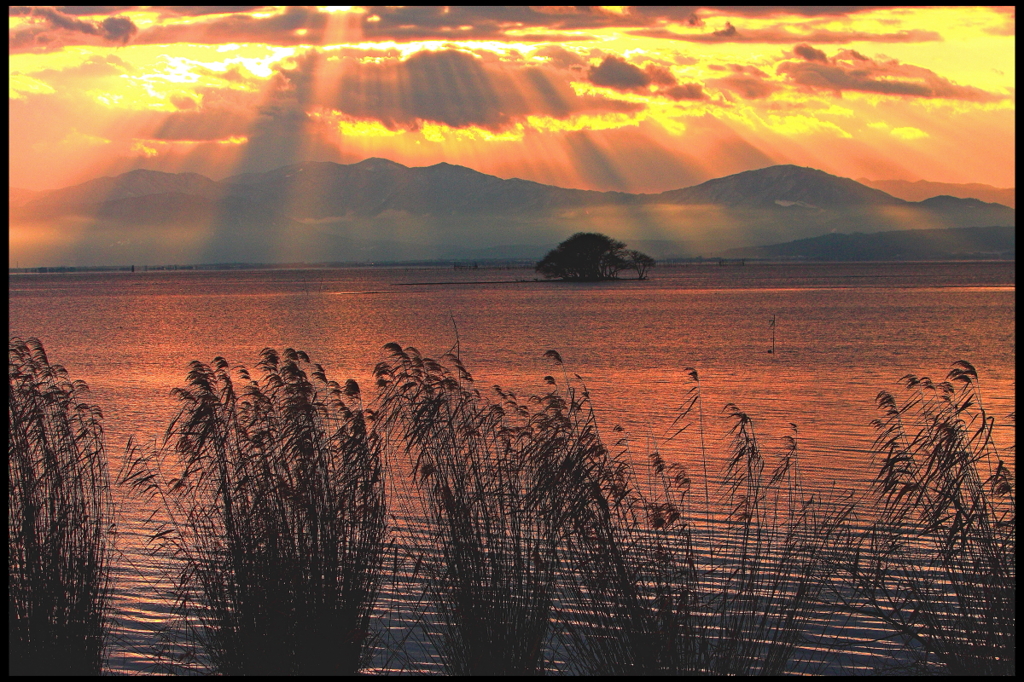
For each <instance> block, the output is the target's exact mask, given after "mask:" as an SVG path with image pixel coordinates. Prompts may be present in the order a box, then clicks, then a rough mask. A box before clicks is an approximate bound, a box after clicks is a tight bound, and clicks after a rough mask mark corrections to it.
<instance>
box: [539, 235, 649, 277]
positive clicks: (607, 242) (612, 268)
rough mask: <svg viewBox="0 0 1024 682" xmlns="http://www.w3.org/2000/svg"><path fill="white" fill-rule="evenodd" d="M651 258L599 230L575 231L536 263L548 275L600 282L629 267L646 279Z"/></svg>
mask: <svg viewBox="0 0 1024 682" xmlns="http://www.w3.org/2000/svg"><path fill="white" fill-rule="evenodd" d="M653 266H654V259H653V258H651V257H650V256H648V255H647V254H646V253H641V252H640V251H636V250H632V249H627V248H626V244H625V243H624V242H620V241H618V240H617V239H612V238H611V237H609V236H607V235H603V234H600V233H598V232H577V233H576V234H574V235H573V236H571V237H569V238H568V239H566V240H565V241H564V242H562V243H561V244H559V245H558V246H556V247H555V248H553V249H552V250H551V251H549V252H548V254H547V255H546V256H544V258H543V259H541V261H540V262H538V263H537V272H539V273H540V274H542V275H544V276H545V277H547V278H548V279H561V280H565V281H569V282H602V281H605V280H609V279H618V278H619V273H620V272H622V271H623V270H629V269H632V270H634V271H635V272H636V276H637V279H647V273H648V272H649V271H650V269H651V268H652V267H653Z"/></svg>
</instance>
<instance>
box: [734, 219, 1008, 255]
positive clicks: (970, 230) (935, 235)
mask: <svg viewBox="0 0 1024 682" xmlns="http://www.w3.org/2000/svg"><path fill="white" fill-rule="evenodd" d="M726 255H727V256H729V257H732V258H785V259H803V260H823V261H905V260H976V259H984V260H987V259H1005V260H1015V259H1016V230H1015V228H1013V227H962V228H954V229H940V230H900V231H897V232H876V233H874V234H861V233H854V234H826V235H822V236H820V237H812V238H810V239H798V240H796V241H792V242H786V243H785V244H772V245H770V246H758V247H753V248H745V249H733V250H730V251H728V252H727V253H726Z"/></svg>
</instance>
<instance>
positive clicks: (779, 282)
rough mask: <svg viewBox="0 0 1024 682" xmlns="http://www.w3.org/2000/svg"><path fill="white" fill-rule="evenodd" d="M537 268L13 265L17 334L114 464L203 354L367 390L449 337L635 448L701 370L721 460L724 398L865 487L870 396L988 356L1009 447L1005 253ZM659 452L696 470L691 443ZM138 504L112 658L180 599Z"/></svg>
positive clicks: (162, 421)
mask: <svg viewBox="0 0 1024 682" xmlns="http://www.w3.org/2000/svg"><path fill="white" fill-rule="evenodd" d="M534 277H535V275H534V273H533V272H532V270H530V269H498V268H479V269H458V270H454V269H451V268H428V267H422V268H397V267H393V268H385V267H358V268H339V269H317V268H310V269H287V270H285V269H280V270H233V271H150V272H136V273H127V272H118V273H70V274H51V275H11V276H10V278H9V311H10V321H9V332H10V334H11V335H12V336H18V337H21V338H28V337H30V336H35V337H38V338H39V339H40V340H41V341H42V342H43V344H44V346H45V348H46V350H47V352H48V355H49V357H50V360H51V362H55V363H60V364H63V365H65V366H66V367H67V369H68V371H69V372H70V374H71V377H72V378H73V379H82V380H84V381H86V382H87V383H88V384H89V386H90V388H91V390H92V400H93V401H94V402H95V403H97V404H98V405H99V406H100V407H101V408H102V410H103V413H104V418H105V419H104V426H105V430H106V435H107V449H108V453H109V454H110V456H111V460H112V466H111V468H112V471H114V472H115V473H116V471H117V468H118V466H119V464H120V457H121V455H122V454H123V452H124V448H125V444H126V442H127V439H128V438H129V437H134V438H135V440H136V442H137V443H142V444H152V443H155V442H156V441H157V439H159V438H160V436H161V434H162V433H163V430H164V429H165V428H166V426H167V424H168V421H169V420H170V418H171V417H172V416H173V414H174V412H175V409H176V405H175V402H174V400H173V399H172V398H171V397H170V396H169V392H170V390H171V388H173V387H175V386H178V385H181V383H182V382H183V380H184V376H185V372H186V370H187V365H188V363H189V361H191V360H193V359H198V360H202V361H204V362H210V361H211V360H212V359H213V358H214V357H215V356H223V357H225V358H227V360H228V361H229V362H231V363H232V364H233V365H235V364H244V365H247V366H249V367H253V366H255V364H256V360H257V357H258V353H259V351H260V350H261V349H262V348H264V347H273V348H277V349H279V350H280V349H283V348H285V347H293V348H296V349H301V350H305V351H306V352H308V353H309V355H310V357H311V359H312V360H313V361H314V362H318V363H320V364H322V365H323V366H324V368H325V370H326V373H327V376H328V378H330V379H334V380H337V381H340V382H342V383H344V380H345V379H347V378H354V379H355V380H356V381H358V382H359V383H360V385H361V386H363V388H364V395H371V394H372V386H373V382H372V380H371V376H372V370H373V367H374V365H375V364H376V363H377V362H378V361H380V360H381V359H382V347H383V346H384V344H385V343H388V342H391V341H397V342H398V343H400V344H402V345H403V346H415V347H416V348H418V349H419V350H420V351H421V352H422V353H423V354H425V355H428V356H431V357H439V356H440V355H442V354H444V353H445V352H448V351H449V350H457V351H458V353H459V354H460V356H461V358H462V360H463V362H464V364H465V365H466V367H467V369H468V370H469V371H470V372H471V373H472V374H473V376H474V378H475V379H476V381H477V384H478V386H479V387H480V388H481V389H487V388H489V387H490V386H491V385H493V384H500V385H501V386H503V387H505V388H508V389H512V390H514V391H515V392H516V393H518V394H519V395H521V396H522V395H529V394H532V393H543V392H546V390H547V388H548V387H547V385H546V384H545V382H544V377H545V376H546V375H553V376H555V377H556V380H557V381H559V383H564V382H565V379H566V378H572V377H573V375H574V374H578V375H579V376H580V378H581V380H582V382H583V383H585V385H586V387H587V389H588V390H589V392H590V396H591V399H592V401H593V403H594V407H595V410H596V412H597V415H598V418H599V420H600V424H601V426H602V429H604V432H605V433H606V434H610V432H611V428H612V427H613V426H615V425H618V424H620V425H622V426H623V427H625V428H626V431H627V433H629V434H630V438H631V448H632V449H633V450H634V451H636V452H645V451H646V450H649V449H651V448H652V447H654V446H655V444H657V443H660V442H661V440H662V439H663V438H664V436H665V435H666V433H667V432H668V428H669V425H670V423H671V420H672V419H673V418H674V416H675V415H676V414H677V410H678V408H679V406H680V405H681V404H682V403H683V401H684V398H685V394H686V391H687V390H688V388H689V387H690V383H689V379H688V376H687V374H688V372H687V368H690V367H693V368H695V369H696V370H697V371H698V373H699V376H700V380H701V390H702V393H703V401H704V406H705V410H706V419H707V427H706V428H707V432H708V436H709V441H708V443H709V449H710V451H711V452H712V463H713V464H715V463H717V462H724V456H725V452H726V447H725V445H726V443H725V441H726V439H727V437H728V434H727V431H728V427H729V426H730V424H729V422H728V421H727V420H726V419H725V417H724V416H723V415H722V412H721V410H722V407H723V406H724V405H725V404H726V403H735V404H736V405H737V406H738V407H739V408H740V409H742V410H744V411H745V412H747V413H748V414H749V415H750V416H751V418H752V419H753V420H754V424H755V427H756V434H757V437H758V438H759V440H760V442H761V444H762V446H763V448H764V449H765V451H766V452H767V453H769V454H771V453H773V452H777V451H780V450H781V449H782V438H783V437H784V436H786V435H789V434H791V433H792V427H791V426H790V425H791V424H795V425H796V429H797V434H798V440H799V447H800V453H801V454H800V457H801V470H802V473H803V474H804V476H805V483H806V484H807V485H810V486H827V485H829V484H831V483H832V482H833V481H838V482H839V483H840V484H841V485H844V486H846V485H850V486H863V485H864V484H865V482H866V481H868V480H870V477H871V475H872V474H871V468H870V457H869V454H868V452H867V451H868V448H869V447H870V445H871V443H872V441H873V439H874V433H873V431H872V429H871V427H870V426H869V423H870V421H871V420H872V419H874V418H875V417H876V416H877V410H876V409H875V406H874V401H875V397H876V395H877V394H878V392H879V391H880V390H882V389H887V390H896V389H897V385H896V382H897V380H898V379H899V378H900V377H902V376H903V375H906V374H908V373H912V374H917V375H927V376H931V377H932V378H934V379H937V380H938V379H941V378H943V377H944V376H945V374H946V372H947V371H948V370H949V368H950V365H951V364H952V363H953V362H954V361H957V360H960V359H964V360H968V361H969V362H971V363H972V364H974V365H975V367H977V369H978V372H979V375H980V385H981V390H982V395H983V399H984V402H985V407H986V409H987V410H988V411H989V414H991V415H992V416H994V417H995V418H996V422H997V425H998V426H997V429H996V432H995V433H996V438H997V443H998V444H999V445H1000V446H1001V447H1004V448H1005V447H1008V446H1010V445H1012V443H1013V438H1014V429H1013V422H1012V421H1011V419H1009V415H1010V414H1011V413H1013V412H1014V411H1015V406H1014V393H1015V369H1014V368H1015V333H1014V329H1015V267H1014V264H1013V263H1005V262H971V263H903V264H896V263H885V264H883V263H878V264H784V265H778V264H775V265H773V264H756V263H748V264H746V265H743V266H741V265H738V264H737V265H732V264H730V265H726V266H718V265H713V264H680V265H669V266H661V267H658V268H655V270H654V271H653V272H652V274H651V277H650V279H649V280H647V281H642V282H639V281H618V282H605V283H593V284H566V283H558V282H537V281H533V280H534ZM773 318H774V320H775V327H774V330H773V329H772V328H771V327H770V324H769V323H770V321H771V320H772V319H773ZM773 331H774V337H775V338H774V343H775V352H774V353H769V352H768V351H769V350H770V349H771V348H772V343H773ZM549 349H555V350H557V351H558V352H559V353H560V354H561V356H562V358H563V359H564V363H565V364H564V370H565V375H563V374H562V371H563V368H557V367H554V366H553V365H552V362H551V360H550V359H547V358H545V357H544V353H545V351H547V350H549ZM617 438H618V434H616V438H615V439H617ZM607 440H608V441H609V444H610V442H611V441H612V440H613V439H612V438H608V439H607ZM658 447H659V449H661V451H662V452H663V454H665V456H666V458H668V459H672V460H675V461H679V462H682V463H684V464H690V465H692V464H693V460H692V459H691V458H692V456H693V451H694V450H693V447H692V443H688V442H687V441H686V440H685V439H677V440H675V441H672V442H671V443H667V444H663V445H658ZM118 497H119V499H120V496H118ZM133 510H134V508H133V506H132V504H131V503H130V502H125V503H124V504H122V514H123V518H122V519H121V520H120V522H119V526H120V529H121V534H120V535H121V537H120V540H119V544H120V548H121V551H122V554H121V556H120V558H119V561H118V566H117V580H118V585H117V597H116V613H115V616H116V618H117V619H118V621H119V626H120V628H121V631H120V632H119V633H118V641H117V642H116V643H115V646H114V652H113V657H112V661H111V667H112V670H114V671H139V670H143V669H144V666H145V665H146V664H147V662H148V660H149V655H150V654H149V651H150V647H151V646H152V643H151V642H150V640H151V639H152V636H151V630H150V629H151V627H152V626H153V625H154V624H157V623H159V622H161V620H162V619H163V618H164V616H165V613H166V606H165V605H164V604H162V603H161V601H160V599H159V597H158V596H156V590H157V585H156V583H157V582H158V579H159V576H158V575H157V573H156V572H155V569H154V568H153V567H152V565H151V560H150V559H149V558H148V557H146V556H145V554H144V553H143V552H142V551H141V548H140V546H141V542H140V539H139V535H138V534H139V532H140V519H139V518H137V515H133Z"/></svg>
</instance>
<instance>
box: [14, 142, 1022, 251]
mask: <svg viewBox="0 0 1024 682" xmlns="http://www.w3.org/2000/svg"><path fill="white" fill-rule="evenodd" d="M11 192H12V195H11V196H12V201H11V205H10V209H9V218H10V224H11V234H12V238H11V240H10V244H11V254H12V255H11V258H12V259H13V258H17V259H18V260H20V261H21V262H22V263H32V262H35V259H36V258H43V257H44V252H43V251H42V249H43V247H41V246H40V247H38V249H39V250H38V251H36V252H33V251H31V250H30V249H31V248H33V247H32V244H33V243H34V242H33V240H32V238H31V237H32V235H36V234H41V233H46V234H50V235H54V236H53V238H52V239H50V241H49V242H48V245H47V247H46V248H47V249H48V250H47V251H46V252H45V254H46V259H47V260H46V262H40V265H48V264H51V263H52V262H54V261H53V260H52V259H53V258H54V255H53V254H61V255H60V259H61V260H62V262H64V263H65V264H90V265H92V264H95V265H107V264H129V263H137V264H158V263H168V262H176V263H200V262H207V263H208V262H243V261H258V262H301V261H309V262H324V261H337V262H345V261H363V260H367V261H372V260H404V259H425V258H450V257H463V256H466V255H470V254H472V255H474V257H475V254H487V255H488V256H489V257H496V258H501V257H513V256H517V257H518V256H521V255H522V254H526V253H535V252H537V251H540V252H541V253H543V252H545V251H546V249H548V248H550V247H551V246H552V245H554V244H557V243H558V242H559V241H561V240H562V239H564V238H566V237H567V236H569V235H571V234H572V233H574V232H579V231H597V232H603V233H605V234H608V235H610V236H612V237H615V238H619V239H623V240H624V241H626V242H627V243H630V244H634V245H636V246H637V248H641V249H644V250H647V249H646V248H645V246H641V245H649V246H650V247H651V248H650V250H649V251H648V252H649V253H651V255H653V256H655V257H673V256H678V257H686V256H696V255H712V254H716V253H721V252H723V251H725V250H727V249H734V248H748V247H758V246H764V245H770V244H779V243H782V242H788V241H793V240H799V239H806V238H810V237H818V236H821V235H826V234H829V233H853V232H863V233H870V232H885V231H891V230H900V229H914V230H917V229H937V228H953V227H973V226H978V225H1014V224H1015V222H1016V212H1015V211H1014V209H1011V208H1008V207H1006V206H1002V205H999V204H993V203H985V202H981V201H978V200H976V199H959V198H955V197H950V196H946V197H933V198H929V199H928V200H927V201H923V202H908V201H904V200H903V199H900V198H897V197H894V196H891V195H889V194H887V193H885V192H883V191H881V190H878V189H874V188H871V187H867V186H865V185H863V184H860V183H858V182H856V181H854V180H851V179H849V178H841V177H837V176H834V175H830V174H828V173H825V172H823V171H820V170H816V169H813V168H803V167H800V166H792V165H785V166H772V167H769V168H762V169H759V170H753V171H746V172H743V173H737V174H735V175H730V176H727V177H724V178H718V179H715V180H710V181H708V182H705V183H702V184H700V185H696V186H694V187H687V188H683V189H678V190H671V191H668V192H662V193H660V194H629V193H624V192H595V191H587V190H577V189H566V188H562V187H555V186H551V185H543V184H540V183H536V182H530V181H526V180H520V179H516V178H513V179H508V180H506V179H502V178H498V177H495V176H493V175H487V174H484V173H480V172H477V171H475V170H472V169H470V168H465V167H463V166H455V165H451V164H447V163H439V164H435V165H433V166H426V167H419V168H409V167H407V166H403V165H402V164H399V163H395V162H393V161H388V160H386V159H366V160H365V161H362V162H360V163H355V164H337V163H330V162H311V163H303V164H296V165H291V166H284V167H281V168H277V169H274V170H271V171H267V172H263V173H246V174H243V175H236V176H232V177H228V178H226V179H224V180H220V181H214V180H211V179H210V178H207V177H205V176H202V175H199V174H196V173H163V172H159V171H150V170H136V171H132V172H130V173H125V174H123V175H119V176H116V177H107V178H97V179H95V180H91V181H89V182H85V183H82V184H79V185H75V186H72V187H65V188H62V189H58V190H51V191H49V192H45V193H36V194H18V196H17V198H18V203H17V204H16V203H15V201H14V198H15V194H16V192H15V190H13V189H12V191H11ZM61 235H67V236H66V237H65V236H61ZM511 245H515V246H514V247H513V246H511ZM505 250H507V251H508V253H507V254H506V253H505Z"/></svg>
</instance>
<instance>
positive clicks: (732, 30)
mask: <svg viewBox="0 0 1024 682" xmlns="http://www.w3.org/2000/svg"><path fill="white" fill-rule="evenodd" d="M739 34H740V32H739V31H737V30H736V27H735V26H733V25H732V24H731V23H729V22H728V21H727V22H725V28H723V29H721V30H720V31H715V32H714V33H712V34H711V35H712V36H714V37H715V38H729V39H730V40H731V39H733V38H736V36H738V35H739Z"/></svg>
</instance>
